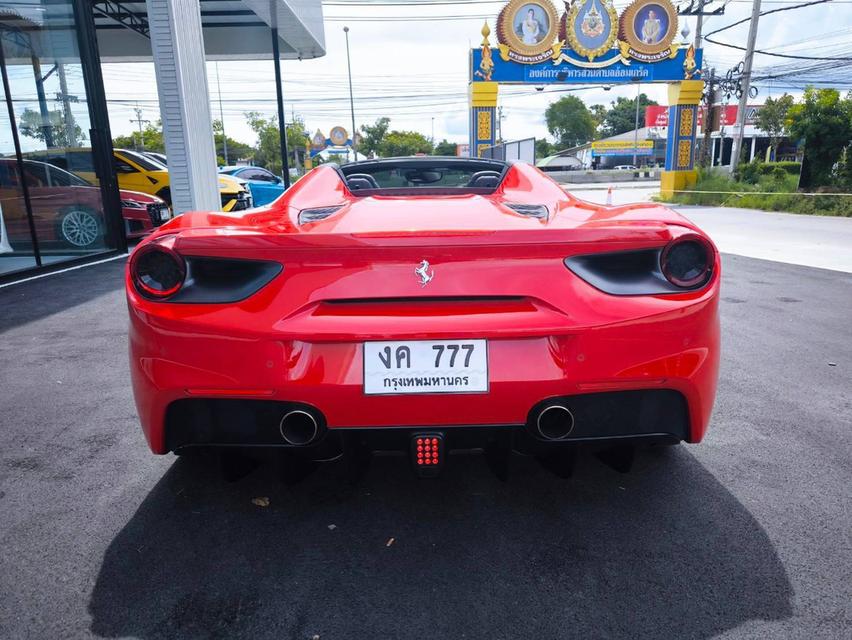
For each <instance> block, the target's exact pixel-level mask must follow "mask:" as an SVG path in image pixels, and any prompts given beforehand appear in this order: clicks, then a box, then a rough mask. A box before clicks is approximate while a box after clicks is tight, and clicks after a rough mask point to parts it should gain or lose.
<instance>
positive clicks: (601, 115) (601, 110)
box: [589, 104, 607, 131]
mask: <svg viewBox="0 0 852 640" xmlns="http://www.w3.org/2000/svg"><path fill="white" fill-rule="evenodd" d="M589 111H591V112H592V117H593V118H594V119H595V129H596V130H597V131H600V130H601V127H603V124H604V120H606V113H607V108H606V107H605V106H604V105H602V104H593V105H592V106H591V107H589Z"/></svg>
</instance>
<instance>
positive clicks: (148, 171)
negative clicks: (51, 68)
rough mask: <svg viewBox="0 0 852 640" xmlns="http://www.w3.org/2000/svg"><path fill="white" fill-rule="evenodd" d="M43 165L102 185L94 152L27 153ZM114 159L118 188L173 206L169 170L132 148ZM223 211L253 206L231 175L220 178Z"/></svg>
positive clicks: (246, 193)
mask: <svg viewBox="0 0 852 640" xmlns="http://www.w3.org/2000/svg"><path fill="white" fill-rule="evenodd" d="M27 155H28V157H32V158H34V159H35V158H37V159H38V160H41V161H43V162H49V163H50V164H52V165H54V166H57V167H59V168H60V169H65V170H67V171H70V172H71V173H75V174H77V175H78V176H80V177H81V178H83V179H84V180H86V181H87V182H89V183H90V184H98V178H97V175H96V174H95V168H94V165H93V160H92V152H91V150H90V149H85V148H78V149H49V150H47V151H38V152H35V153H31V154H27ZM113 159H114V162H115V173H116V176H117V177H118V186H119V188H121V189H126V190H129V191H141V192H142V193H149V194H151V195H154V196H159V197H160V198H162V199H163V200H165V201H166V202H167V203H168V204H169V206H171V204H172V197H171V189H170V182H169V169H168V167H166V166H165V165H163V164H161V163H160V162H158V161H157V160H155V159H154V158H151V157H149V156H147V155H143V154H141V153H139V152H137V151H131V150H129V149H114V150H113ZM219 193H220V194H221V196H222V211H242V210H243V209H248V208H249V207H251V206H252V201H251V194H250V192H249V191H248V189H247V188H246V187H245V186H244V184H243V183H242V182H241V181H240V180H237V179H235V178H232V177H231V176H221V175H220V176H219Z"/></svg>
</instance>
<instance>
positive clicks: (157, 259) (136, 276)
mask: <svg viewBox="0 0 852 640" xmlns="http://www.w3.org/2000/svg"><path fill="white" fill-rule="evenodd" d="M130 275H131V276H132V277H133V282H134V283H135V284H136V288H137V289H138V290H139V293H141V294H142V295H144V296H146V297H149V298H168V297H169V296H171V295H174V294H175V293H177V292H178V291H179V290H180V288H181V286H183V281H184V278H186V263H184V261H183V258H181V257H180V255H179V254H178V253H176V252H175V251H172V250H171V249H169V248H167V247H163V246H160V245H157V244H148V245H145V246H144V247H141V248H140V249H139V250H137V251H136V253H134V254H133V257H132V258H131V260H130Z"/></svg>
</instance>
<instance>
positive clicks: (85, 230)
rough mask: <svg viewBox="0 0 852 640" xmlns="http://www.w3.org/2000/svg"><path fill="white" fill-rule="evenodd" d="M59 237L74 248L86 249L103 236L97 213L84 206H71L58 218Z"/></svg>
mask: <svg viewBox="0 0 852 640" xmlns="http://www.w3.org/2000/svg"><path fill="white" fill-rule="evenodd" d="M58 233H59V237H60V238H61V239H62V242H64V243H65V244H66V245H68V246H70V247H74V248H75V249H88V248H90V247H92V246H94V245H95V244H97V242H98V240H100V239H101V238H102V237H103V228H102V226H101V222H100V220H99V219H98V215H97V214H96V213H95V212H94V211H92V210H91V209H88V208H86V207H71V208H69V209H66V210H65V211H64V212H63V213H62V217H61V218H60V219H59V229H58Z"/></svg>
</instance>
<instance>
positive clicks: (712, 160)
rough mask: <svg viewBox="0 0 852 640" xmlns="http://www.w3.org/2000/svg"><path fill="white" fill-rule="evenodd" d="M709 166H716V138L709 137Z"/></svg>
mask: <svg viewBox="0 0 852 640" xmlns="http://www.w3.org/2000/svg"><path fill="white" fill-rule="evenodd" d="M710 166H711V167H715V166H716V138H714V137H712V136H711V137H710Z"/></svg>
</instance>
